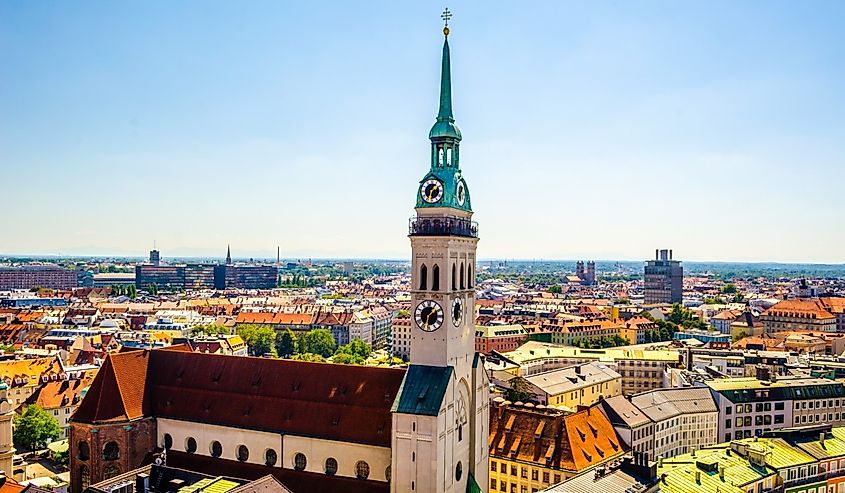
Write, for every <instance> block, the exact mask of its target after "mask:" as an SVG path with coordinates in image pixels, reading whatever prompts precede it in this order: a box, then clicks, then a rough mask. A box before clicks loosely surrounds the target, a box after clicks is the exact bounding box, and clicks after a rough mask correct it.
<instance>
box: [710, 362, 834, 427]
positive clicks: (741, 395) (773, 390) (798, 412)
mask: <svg viewBox="0 0 845 493" xmlns="http://www.w3.org/2000/svg"><path fill="white" fill-rule="evenodd" d="M706 385H707V386H708V387H709V388H710V392H711V394H712V396H713V399H714V401H715V402H716V406H717V407H718V408H719V439H720V440H721V441H729V440H739V439H742V438H750V437H754V436H761V435H762V434H763V433H764V432H767V431H771V430H777V429H780V428H788V427H794V426H808V425H820V424H832V425H834V426H840V425H842V424H845V411H843V409H842V408H843V406H845V386H843V384H842V383H841V382H836V381H832V380H826V379H822V378H806V377H779V378H778V379H777V380H776V381H774V382H772V381H769V380H759V379H757V378H754V377H744V378H730V379H719V380H711V381H709V382H706Z"/></svg>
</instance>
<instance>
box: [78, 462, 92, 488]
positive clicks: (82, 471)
mask: <svg viewBox="0 0 845 493" xmlns="http://www.w3.org/2000/svg"><path fill="white" fill-rule="evenodd" d="M79 484H80V485H81V486H82V489H85V488H87V487H88V486H90V485H91V473H90V472H89V471H88V466H79Z"/></svg>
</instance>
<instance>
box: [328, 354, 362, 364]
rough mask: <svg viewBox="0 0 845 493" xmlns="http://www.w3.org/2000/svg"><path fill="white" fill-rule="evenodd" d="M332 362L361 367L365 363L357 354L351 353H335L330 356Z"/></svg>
mask: <svg viewBox="0 0 845 493" xmlns="http://www.w3.org/2000/svg"><path fill="white" fill-rule="evenodd" d="M332 361H333V362H334V363H338V364H341V365H363V364H364V363H366V362H367V360H365V359H364V358H362V357H360V356H358V355H357V354H351V353H335V355H334V356H332Z"/></svg>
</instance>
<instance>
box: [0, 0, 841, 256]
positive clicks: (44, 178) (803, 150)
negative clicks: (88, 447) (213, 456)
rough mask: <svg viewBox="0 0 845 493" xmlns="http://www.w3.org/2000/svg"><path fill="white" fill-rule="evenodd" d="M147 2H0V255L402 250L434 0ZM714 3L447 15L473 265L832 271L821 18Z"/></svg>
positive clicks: (422, 162)
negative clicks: (372, 0)
mask: <svg viewBox="0 0 845 493" xmlns="http://www.w3.org/2000/svg"><path fill="white" fill-rule="evenodd" d="M165 5H166V4H163V3H158V4H156V3H150V4H135V5H133V4H126V5H120V6H116V5H110V4H106V3H103V4H97V3H91V4H87V5H84V6H81V7H80V6H77V8H74V9H68V8H67V6H65V5H61V4H58V3H44V4H4V5H2V6H0V13H2V14H3V15H0V18H2V20H0V26H2V29H0V62H2V63H3V64H4V66H6V67H11V69H10V70H9V71H8V72H7V74H6V75H4V76H0V89H2V90H0V113H2V114H3V115H5V116H4V117H2V118H0V162H2V163H3V164H2V167H3V169H2V172H3V176H4V178H5V179H8V180H9V181H10V182H13V183H15V184H16V186H15V188H14V189H12V190H7V191H5V192H4V194H3V197H2V198H0V206H2V209H4V210H7V211H20V213H19V214H5V215H3V217H2V219H0V229H3V230H4V231H14V234H4V235H3V239H2V240H0V255H9V254H33V255H39V254H68V255H134V256H144V255H145V254H146V251H147V250H148V249H149V248H150V247H151V246H152V241H153V238H155V240H156V241H157V243H158V247H159V249H160V250H162V251H163V253H165V257H173V256H195V255H201V256H205V255H209V256H217V255H219V252H220V251H221V248H220V245H225V244H227V243H231V244H233V249H234V250H235V251H236V252H240V253H236V256H237V257H240V258H247V257H258V256H259V254H260V253H262V252H263V255H260V256H263V257H265V258H272V257H275V247H276V245H279V246H280V247H281V250H282V256H283V257H288V258H291V257H297V258H301V257H314V258H350V257H354V258H391V259H393V258H395V259H403V258H406V257H407V247H408V242H407V239H404V238H402V236H403V235H400V234H397V232H403V231H405V229H406V227H407V221H408V218H409V217H411V215H412V213H413V209H412V207H413V204H412V203H410V202H409V200H408V197H409V195H410V193H413V191H414V190H415V188H416V186H417V184H418V180H419V177H420V176H421V173H422V172H423V171H424V170H425V169H426V167H427V163H428V145H427V142H426V140H425V137H426V132H427V130H428V128H429V127H430V126H431V123H432V122H433V119H434V116H435V114H436V110H437V108H436V106H435V105H434V104H432V101H434V100H435V95H436V94H437V90H438V87H437V84H436V82H434V81H436V74H437V71H438V69H439V62H438V58H437V56H438V53H437V49H436V47H437V45H436V42H435V41H434V39H436V38H435V37H434V36H433V34H434V33H436V30H437V29H439V28H440V22H439V19H438V18H437V16H436V15H434V13H436V12H439V6H434V5H433V4H428V5H419V6H413V7H409V6H401V7H400V6H393V5H378V6H377V7H378V8H372V9H361V8H360V7H357V6H356V7H357V8H356V7H352V6H345V5H335V6H334V7H333V8H327V7H326V6H325V5H324V6H322V8H321V7H316V8H306V7H304V6H293V5H284V6H280V5H273V4H254V5H251V6H250V10H244V9H238V8H236V7H235V6H233V5H226V4H222V3H210V4H207V5H206V6H205V7H204V8H203V9H202V10H198V9H197V6H195V5H182V6H172V5H167V6H166V7H165ZM713 5H714V4H709V5H708V7H709V8H704V7H698V8H696V7H695V6H689V5H683V6H681V5H671V4H670V5H666V4H660V3H656V2H655V3H646V4H639V5H637V6H636V7H634V6H628V7H626V6H589V7H586V6H580V5H574V4H566V5H563V6H560V5H556V4H554V5H543V6H541V7H538V8H535V9H532V10H530V11H526V10H525V9H522V10H520V11H516V12H514V11H512V10H511V9H508V8H507V6H506V5H503V4H501V5H497V6H496V7H495V8H491V7H489V6H488V4H484V5H481V4H472V3H467V4H462V5H458V6H456V7H457V8H452V10H453V11H455V18H454V19H453V21H452V22H453V25H454V30H453V34H452V39H451V41H452V64H453V69H452V70H453V74H454V75H455V84H454V91H455V99H456V105H455V116H456V118H457V120H458V122H459V123H460V125H461V127H462V129H463V130H464V141H463V147H462V151H463V152H462V163H463V165H462V167H463V169H464V172H465V174H466V176H467V179H468V180H469V181H470V183H471V184H472V185H471V186H472V192H473V201H474V202H475V206H476V208H477V209H478V210H480V211H482V212H481V213H479V214H478V215H477V216H476V218H477V219H478V221H479V222H480V223H481V224H482V225H483V226H482V228H481V231H480V235H481V237H482V238H483V239H484V241H483V242H482V243H481V245H482V246H481V248H480V250H479V258H480V259H493V258H527V259H531V258H536V259H540V258H545V259H577V258H595V259H619V260H643V259H648V258H650V257H651V252H652V251H653V250H654V249H655V248H658V247H663V246H665V247H671V248H673V249H674V251H675V252H676V258H678V259H681V260H702V261H727V262H730V261H756V262H769V261H774V262H799V263H814V262H820V263H842V262H843V258H842V255H841V253H840V252H839V251H838V249H837V245H839V244H841V243H842V242H843V241H845V231H843V230H842V229H841V228H836V227H835V226H834V225H835V224H837V218H838V215H839V212H840V211H841V203H839V202H838V201H837V197H838V195H837V193H838V192H837V188H836V184H837V183H838V182H841V178H842V177H843V170H842V169H841V166H840V167H837V164H838V163H840V162H841V161H842V158H843V157H845V146H843V144H842V142H845V139H843V137H845V135H843V134H845V126H843V125H842V121H841V117H840V115H841V114H842V111H841V110H842V109H843V108H845V98H843V96H842V95H841V94H840V93H838V92H837V91H836V88H837V87H841V83H842V82H845V80H843V79H845V73H843V69H842V68H841V66H838V65H837V63H836V59H837V58H841V55H842V54H843V48H842V46H841V43H836V39H837V36H838V33H837V32H836V25H835V22H834V20H833V19H835V18H836V17H837V15H836V14H835V13H833V12H830V11H825V10H824V9H816V10H814V11H813V12H805V11H803V10H802V9H799V8H796V7H792V6H789V5H788V4H785V3H780V4H774V5H775V7H774V8H764V5H765V6H768V5H771V4H768V3H766V4H764V3H762V2H757V3H747V4H743V5H734V4H729V3H720V4H719V6H721V9H716V8H714V7H713ZM826 6H827V7H828V8H829V9H830V10H835V11H842V10H843V8H842V7H840V6H838V5H834V4H826ZM94 10H96V11H97V15H96V16H88V14H91V13H92V12H93V11H94ZM667 12H668V14H669V15H667ZM164 13H167V14H168V15H167V16H164V15H163V14H164ZM165 18H166V20H163V19H165ZM752 21H753V22H755V30H754V35H755V36H754V37H753V38H752V37H751V36H750V33H749V32H747V31H746V29H745V28H746V25H747V23H749V22H752ZM245 26H248V27H249V30H248V31H247V30H245V29H243V28H244V27H245ZM239 28H240V29H239ZM104 39H108V40H109V42H108V43H103V42H102V41H103V40H104ZM306 39H307V40H308V42H307V43H303V40H306ZM670 41H671V42H670ZM420 60H423V61H425V63H424V64H423V63H420ZM8 74H12V75H8ZM420 95H428V96H426V97H422V96H420ZM608 143H610V145H608ZM373 156H376V157H375V158H374V157H373ZM796 175H799V176H796ZM671 204H678V205H677V206H672V205H671ZM68 210H69V211H71V213H70V215H69V216H68V215H66V211H68ZM32 217H34V218H38V219H41V220H34V221H33V220H23V219H30V218H32ZM51 218H53V219H54V220H52V221H50V219H51ZM235 239H236V240H237V241H233V240H235ZM238 243H240V245H238ZM268 254H269V255H268Z"/></svg>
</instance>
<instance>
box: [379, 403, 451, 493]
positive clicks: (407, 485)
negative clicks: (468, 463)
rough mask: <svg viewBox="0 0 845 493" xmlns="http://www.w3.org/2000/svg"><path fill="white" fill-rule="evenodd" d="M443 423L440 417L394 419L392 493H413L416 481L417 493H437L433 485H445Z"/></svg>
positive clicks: (399, 416) (394, 417) (404, 415)
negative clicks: (440, 424)
mask: <svg viewBox="0 0 845 493" xmlns="http://www.w3.org/2000/svg"><path fill="white" fill-rule="evenodd" d="M442 411H443V410H442V409H441V412H442ZM439 419H440V416H420V415H411V414H394V415H393V441H392V444H393V447H392V449H393V451H392V453H393V457H392V458H391V459H392V463H393V467H394V468H395V470H394V472H393V474H392V476H393V478H392V481H391V484H390V491H391V492H393V493H399V492H407V491H412V488H411V482H412V481H413V483H414V484H413V491H436V490H434V489H432V488H433V485H435V484H442V479H441V478H440V474H439V472H438V470H437V463H438V461H437V458H438V457H443V453H444V450H445V444H444V441H443V439H442V437H439V435H440V434H439V433H438V420H439ZM439 491H443V490H442V488H441V489H440V490H439Z"/></svg>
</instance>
